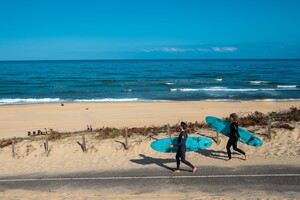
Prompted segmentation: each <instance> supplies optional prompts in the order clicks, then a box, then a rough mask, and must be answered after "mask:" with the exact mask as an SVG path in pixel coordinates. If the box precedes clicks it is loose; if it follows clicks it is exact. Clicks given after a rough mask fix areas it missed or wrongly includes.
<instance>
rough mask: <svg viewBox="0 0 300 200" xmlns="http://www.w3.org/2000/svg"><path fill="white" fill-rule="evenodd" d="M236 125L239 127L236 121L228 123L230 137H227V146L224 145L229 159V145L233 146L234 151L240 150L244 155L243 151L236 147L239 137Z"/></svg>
mask: <svg viewBox="0 0 300 200" xmlns="http://www.w3.org/2000/svg"><path fill="white" fill-rule="evenodd" d="M238 127H239V125H238V123H237V122H232V123H231V125H230V138H229V140H228V142H227V146H226V149H227V153H228V157H229V159H231V151H230V147H231V146H233V149H234V150H235V151H237V152H240V153H241V154H243V155H245V152H243V151H242V150H241V149H238V148H237V142H238V140H239V138H240V134H239V130H238Z"/></svg>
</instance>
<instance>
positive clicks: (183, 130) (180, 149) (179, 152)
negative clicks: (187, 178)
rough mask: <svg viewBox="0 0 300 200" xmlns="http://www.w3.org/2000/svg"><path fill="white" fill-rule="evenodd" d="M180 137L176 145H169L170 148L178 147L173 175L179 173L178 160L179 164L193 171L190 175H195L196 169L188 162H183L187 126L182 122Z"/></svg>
mask: <svg viewBox="0 0 300 200" xmlns="http://www.w3.org/2000/svg"><path fill="white" fill-rule="evenodd" d="M180 129H181V132H180V135H179V136H178V144H174V145H170V148H173V147H178V150H177V153H176V162H177V168H176V170H175V171H174V174H176V173H180V170H179V166H180V159H181V162H183V163H184V164H186V165H188V166H190V167H191V168H192V169H193V170H192V171H191V172H192V173H195V172H196V170H197V168H196V167H194V166H193V165H192V164H191V163H190V162H189V161H187V160H185V151H186V145H185V143H186V139H187V137H188V131H187V124H186V123H184V122H181V124H180Z"/></svg>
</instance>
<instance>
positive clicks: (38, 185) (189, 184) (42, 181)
mask: <svg viewBox="0 0 300 200" xmlns="http://www.w3.org/2000/svg"><path fill="white" fill-rule="evenodd" d="M299 180H300V167H295V166H284V165H283V166H243V167H237V168H228V167H201V168H200V169H199V171H198V172H197V173H196V174H194V175H191V174H190V173H189V172H188V171H182V173H180V174H178V175H172V172H171V171H170V170H168V169H165V168H155V169H153V168H151V169H150V168H145V169H139V170H128V171H106V172H88V173H73V174H60V175H55V176H43V175H40V174H35V175H34V174H32V175H22V176H14V177H12V176H10V177H0V192H3V191H6V190H10V189H24V190H38V191H56V190H61V189H63V190H76V189H92V190H95V191H106V190H110V191H111V190H114V189H117V190H118V193H120V192H121V193H122V192H124V193H131V194H141V193H151V192H155V191H157V190H161V189H165V190H168V191H171V192H172V191H173V192H177V193H182V192H204V193H209V194H212V195H228V194H231V193H238V192H241V191H245V190H247V191H253V192H254V193H255V192H257V191H264V192H268V193H276V194H280V195H281V196H285V197H294V198H295V197H296V198H300V183H299Z"/></svg>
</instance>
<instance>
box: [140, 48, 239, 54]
mask: <svg viewBox="0 0 300 200" xmlns="http://www.w3.org/2000/svg"><path fill="white" fill-rule="evenodd" d="M237 50H238V49H237V48H236V47H210V48H175V47H162V48H155V49H142V51H143V52H146V53H149V52H234V51H237Z"/></svg>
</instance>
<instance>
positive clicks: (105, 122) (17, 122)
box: [0, 102, 300, 138]
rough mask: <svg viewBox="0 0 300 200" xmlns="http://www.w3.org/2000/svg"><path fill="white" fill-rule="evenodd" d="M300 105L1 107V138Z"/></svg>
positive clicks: (278, 108) (161, 103) (258, 103)
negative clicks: (49, 130)
mask: <svg viewBox="0 0 300 200" xmlns="http://www.w3.org/2000/svg"><path fill="white" fill-rule="evenodd" d="M292 106H295V107H299V106H300V102H160V103H84V104H82V103H78V104H77V103H70V104H64V106H61V105H60V104H37V105H10V106H0V113H1V115H0V121H1V123H0V138H5V137H6V138H7V137H14V136H26V135H27V132H28V131H31V132H32V131H37V130H44V128H47V129H49V128H52V129H54V130H57V131H60V132H64V131H81V130H85V129H86V126H87V124H89V125H92V127H93V128H97V127H98V128H99V127H103V126H104V127H116V128H124V127H139V126H140V127H143V126H151V125H165V124H167V123H170V124H171V125H172V124H176V123H178V122H180V121H188V122H195V121H198V122H199V121H200V122H201V121H203V120H204V118H205V117H206V116H208V115H209V116H215V117H226V116H228V115H229V114H230V113H232V112H236V113H238V114H239V113H242V112H254V111H260V112H263V113H267V112H271V111H280V110H285V109H288V108H290V107H292Z"/></svg>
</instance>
